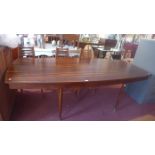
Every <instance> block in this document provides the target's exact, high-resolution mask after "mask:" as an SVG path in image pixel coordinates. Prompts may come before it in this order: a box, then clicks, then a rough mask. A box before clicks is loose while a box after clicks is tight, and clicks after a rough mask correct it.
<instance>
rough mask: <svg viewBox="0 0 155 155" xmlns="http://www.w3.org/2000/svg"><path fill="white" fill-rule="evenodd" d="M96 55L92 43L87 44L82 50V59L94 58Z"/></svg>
mask: <svg viewBox="0 0 155 155" xmlns="http://www.w3.org/2000/svg"><path fill="white" fill-rule="evenodd" d="M94 57H95V55H94V51H93V48H92V47H91V45H86V46H85V47H84V49H83V50H81V54H80V59H93V58H94Z"/></svg>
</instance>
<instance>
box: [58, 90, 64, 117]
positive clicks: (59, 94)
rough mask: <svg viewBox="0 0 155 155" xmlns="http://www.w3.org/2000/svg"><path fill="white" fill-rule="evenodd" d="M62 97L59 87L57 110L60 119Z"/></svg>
mask: <svg viewBox="0 0 155 155" xmlns="http://www.w3.org/2000/svg"><path fill="white" fill-rule="evenodd" d="M62 97H63V90H62V88H59V90H58V110H59V118H60V120H62Z"/></svg>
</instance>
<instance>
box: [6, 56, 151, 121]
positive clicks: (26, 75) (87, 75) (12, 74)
mask: <svg viewBox="0 0 155 155" xmlns="http://www.w3.org/2000/svg"><path fill="white" fill-rule="evenodd" d="M149 75H150V74H149V73H148V72H147V71H145V70H143V69H141V68H139V67H137V66H135V65H133V64H128V63H126V62H124V61H121V60H104V59H99V58H95V59H89V60H80V59H79V58H62V59H56V58H19V59H17V60H15V61H14V62H13V64H12V65H11V66H10V67H9V68H8V70H7V72H6V75H5V83H7V84H8V85H9V88H10V89H53V88H56V89H57V90H58V110H59V117H60V119H61V118H62V98H63V89H64V88H66V87H67V88H75V87H78V88H79V87H98V86H101V85H114V84H121V89H120V92H119V94H118V97H117V100H116V103H115V105H114V107H115V109H116V107H118V104H119V98H120V94H121V91H122V89H123V86H124V84H127V83H130V82H135V81H140V80H145V79H147V78H148V77H149Z"/></svg>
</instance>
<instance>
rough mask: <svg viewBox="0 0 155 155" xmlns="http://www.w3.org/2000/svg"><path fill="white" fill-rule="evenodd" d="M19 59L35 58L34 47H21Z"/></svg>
mask: <svg viewBox="0 0 155 155" xmlns="http://www.w3.org/2000/svg"><path fill="white" fill-rule="evenodd" d="M18 55H19V57H22V58H25V57H35V52H34V47H20V49H19V54H18Z"/></svg>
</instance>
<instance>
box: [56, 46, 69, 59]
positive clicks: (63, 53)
mask: <svg viewBox="0 0 155 155" xmlns="http://www.w3.org/2000/svg"><path fill="white" fill-rule="evenodd" d="M55 56H56V58H57V57H69V50H68V48H56V55H55Z"/></svg>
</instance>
